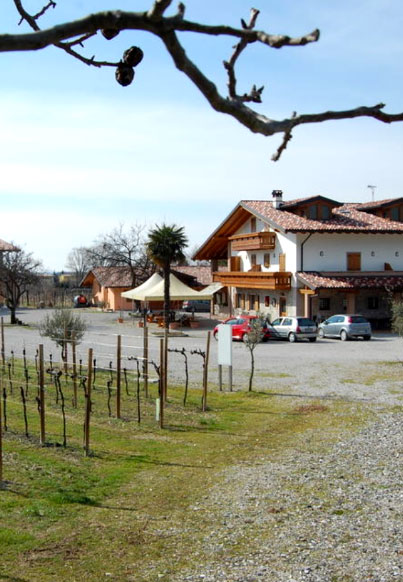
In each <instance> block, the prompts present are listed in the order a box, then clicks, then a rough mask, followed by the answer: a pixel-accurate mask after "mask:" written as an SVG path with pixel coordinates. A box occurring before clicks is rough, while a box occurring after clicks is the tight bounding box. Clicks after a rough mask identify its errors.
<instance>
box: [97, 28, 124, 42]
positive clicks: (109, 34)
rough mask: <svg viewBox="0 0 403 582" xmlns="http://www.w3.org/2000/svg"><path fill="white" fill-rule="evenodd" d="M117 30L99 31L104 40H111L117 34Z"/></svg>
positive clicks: (106, 29) (105, 29)
mask: <svg viewBox="0 0 403 582" xmlns="http://www.w3.org/2000/svg"><path fill="white" fill-rule="evenodd" d="M119 32H120V31H119V30H117V28H104V29H103V30H101V33H102V36H104V37H105V38H106V40H112V39H113V38H115V36H117V35H118V34H119Z"/></svg>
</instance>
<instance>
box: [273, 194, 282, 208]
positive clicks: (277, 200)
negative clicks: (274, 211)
mask: <svg viewBox="0 0 403 582" xmlns="http://www.w3.org/2000/svg"><path fill="white" fill-rule="evenodd" d="M271 195H272V197H273V206H274V208H280V206H281V205H282V203H283V191H282V190H273V192H272V193H271Z"/></svg>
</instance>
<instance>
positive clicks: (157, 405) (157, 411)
mask: <svg viewBox="0 0 403 582" xmlns="http://www.w3.org/2000/svg"><path fill="white" fill-rule="evenodd" d="M159 419H160V399H159V398H156V399H155V420H156V421H157V422H158V421H159Z"/></svg>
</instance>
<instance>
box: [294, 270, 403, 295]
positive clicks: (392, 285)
mask: <svg viewBox="0 0 403 582" xmlns="http://www.w3.org/2000/svg"><path fill="white" fill-rule="evenodd" d="M297 277H298V279H299V281H301V283H304V284H305V285H307V286H308V287H310V288H311V289H346V290H348V289H383V290H386V291H402V290H403V273H398V274H395V275H390V274H389V273H388V274H385V275H382V274H380V273H373V274H369V273H367V274H365V275H364V274H363V275H359V276H354V275H334V274H331V273H328V274H327V273H317V272H299V273H297Z"/></svg>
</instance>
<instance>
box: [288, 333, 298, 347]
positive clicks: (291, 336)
mask: <svg viewBox="0 0 403 582" xmlns="http://www.w3.org/2000/svg"><path fill="white" fill-rule="evenodd" d="M288 341H289V342H291V343H292V344H294V343H295V342H296V341H297V336H296V335H295V333H290V334H289V335H288Z"/></svg>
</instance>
